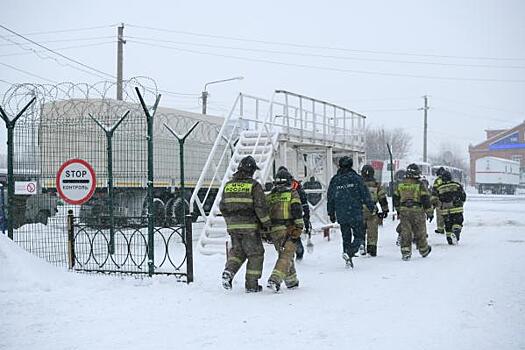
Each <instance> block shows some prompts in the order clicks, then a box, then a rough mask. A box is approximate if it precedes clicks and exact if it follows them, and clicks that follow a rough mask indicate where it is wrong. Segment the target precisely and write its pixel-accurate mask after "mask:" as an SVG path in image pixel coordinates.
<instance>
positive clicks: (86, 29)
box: [23, 24, 118, 35]
mask: <svg viewBox="0 0 525 350" xmlns="http://www.w3.org/2000/svg"><path fill="white" fill-rule="evenodd" d="M116 26H118V24H111V25H100V26H94V27H81V28H70V29H59V30H49V31H41V32H30V33H24V34H23V35H45V34H56V33H70V32H82V31H88V30H95V29H102V28H114V27H116Z"/></svg>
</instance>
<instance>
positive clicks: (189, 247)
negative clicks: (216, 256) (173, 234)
mask: <svg viewBox="0 0 525 350" xmlns="http://www.w3.org/2000/svg"><path fill="white" fill-rule="evenodd" d="M197 125H199V122H196V123H195V124H193V126H192V127H191V128H190V130H188V132H186V134H184V135H183V136H181V135H179V134H177V133H176V132H175V131H174V130H173V129H172V128H170V126H169V125H168V124H164V126H165V127H166V129H168V131H169V132H170V133H171V134H172V135H173V136H175V138H177V140H178V141H179V158H180V161H179V163H180V195H181V200H182V215H181V217H182V225H181V227H182V237H185V239H186V258H187V259H188V260H187V263H186V265H187V266H186V273H187V279H188V283H190V282H193V242H192V237H191V236H192V232H191V224H192V219H191V215H188V216H186V209H185V207H186V198H185V194H184V193H185V186H184V143H185V142H186V138H187V137H188V136H189V135H190V134H191V132H192V131H193V130H194V129H195V128H196V127H197ZM188 227H189V231H188ZM188 232H189V236H188ZM188 252H189V253H188ZM190 270H191V275H190ZM190 276H191V281H190Z"/></svg>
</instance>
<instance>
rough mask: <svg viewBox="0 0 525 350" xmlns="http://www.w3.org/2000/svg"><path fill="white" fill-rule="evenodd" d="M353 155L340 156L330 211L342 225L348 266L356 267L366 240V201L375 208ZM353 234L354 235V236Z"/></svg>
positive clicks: (344, 251)
mask: <svg viewBox="0 0 525 350" xmlns="http://www.w3.org/2000/svg"><path fill="white" fill-rule="evenodd" d="M352 166H353V161H352V158H350V157H346V156H345V157H342V158H341V159H340V160H339V170H338V171H337V174H336V175H335V176H334V177H332V179H331V180H330V185H329V186H328V203H327V211H328V216H329V217H330V221H331V222H336V220H337V222H338V223H339V224H340V225H341V233H342V236H343V259H344V260H345V262H346V266H347V267H354V265H353V262H352V257H354V254H355V253H357V251H358V250H359V246H360V245H361V244H363V243H364V234H365V230H364V224H363V205H366V207H367V208H368V209H369V210H370V211H373V210H374V203H373V202H372V199H371V198H370V192H369V191H368V188H367V187H366V185H365V184H364V182H363V179H362V178H361V176H359V175H358V174H357V173H356V172H355V171H354V170H353V169H352ZM352 235H353V239H352Z"/></svg>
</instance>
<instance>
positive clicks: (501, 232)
mask: <svg viewBox="0 0 525 350" xmlns="http://www.w3.org/2000/svg"><path fill="white" fill-rule="evenodd" d="M466 210H467V214H466V217H467V220H466V227H465V229H464V233H463V235H462V240H461V243H460V245H459V246H457V247H450V246H448V245H447V244H446V241H445V238H444V237H443V236H442V235H438V234H435V233H433V230H434V224H432V225H429V235H430V238H429V240H430V243H431V244H432V247H433V250H432V253H431V255H430V256H429V257H428V258H426V259H423V258H420V257H419V256H418V254H417V253H415V254H413V258H412V260H411V261H409V262H403V261H401V259H400V253H399V248H398V247H396V246H395V238H396V234H395V233H394V227H395V223H394V222H392V221H390V220H387V222H386V223H385V226H384V227H383V228H382V230H381V232H380V245H379V255H380V256H378V257H377V258H370V257H366V258H356V259H355V264H356V268H355V269H354V270H346V269H345V268H344V266H343V265H344V263H343V261H342V260H341V258H340V251H341V247H340V244H341V240H340V235H339V234H335V235H334V236H333V239H332V240H331V241H330V242H328V241H326V240H323V239H322V237H320V236H315V237H314V238H313V241H314V244H315V250H314V252H313V253H312V254H306V256H305V259H304V261H303V262H301V263H300V264H299V265H298V274H299V278H300V279H301V287H300V288H299V289H298V290H294V291H288V290H285V291H283V292H282V293H280V294H277V295H275V294H273V293H271V292H270V291H268V290H264V292H263V293H259V294H246V293H244V288H243V273H244V271H241V274H240V275H239V276H238V278H237V279H236V281H235V284H234V289H233V290H232V291H229V292H227V291H224V290H223V289H222V288H221V286H220V281H219V276H220V273H221V271H222V268H223V264H224V257H223V256H211V257H210V256H203V255H200V254H197V253H196V254H195V279H196V282H195V283H193V284H191V285H186V284H183V283H176V282H175V281H174V279H173V278H167V277H155V278H153V279H149V278H144V279H136V278H133V277H119V276H101V275H85V274H77V273H70V272H66V271H63V270H61V269H57V268H54V267H51V266H49V265H48V264H46V263H44V262H42V261H40V260H38V259H36V258H34V257H32V256H30V255H29V254H27V253H25V252H24V251H22V250H21V249H19V248H18V247H17V246H15V245H14V244H13V243H12V242H10V241H8V240H7V239H6V238H5V237H3V236H2V237H0V310H1V316H0V349H3V348H6V349H53V350H58V349H90V350H92V349H201V348H206V349H208V348H209V349H241V348H243V349H330V348H335V349H374V350H377V349H404V350H405V349H477V350H481V349H491V350H493V349H497V350H502V349H525V197H524V196H519V197H517V196H516V197H514V196H479V195H477V196H475V195H472V196H470V200H469V201H468V203H467V207H466ZM389 219H390V218H389ZM266 250H267V252H266V260H265V271H264V280H263V282H265V280H266V278H267V277H268V275H269V274H270V272H271V267H272V265H273V263H274V261H275V252H274V251H273V249H272V248H271V247H270V246H267V247H266Z"/></svg>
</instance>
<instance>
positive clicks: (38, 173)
mask: <svg viewBox="0 0 525 350" xmlns="http://www.w3.org/2000/svg"><path fill="white" fill-rule="evenodd" d="M127 111H129V114H128V115H127V117H126V118H125V119H124V120H123V121H122V123H121V124H120V125H119V127H118V128H117V129H116V131H115V133H114V137H113V141H112V143H113V151H112V158H113V189H114V190H113V193H114V197H113V208H114V210H113V213H114V214H113V215H114V223H115V224H116V225H118V226H128V225H137V224H141V223H142V224H143V223H144V216H145V214H146V212H147V187H148V183H147V181H148V180H147V179H148V151H147V144H148V136H147V132H146V130H147V122H146V117H145V115H144V111H143V110H142V106H141V105H140V103H133V102H127V101H117V100H113V99H107V98H105V99H68V100H57V101H50V102H46V103H43V104H42V105H40V106H39V107H38V114H37V115H36V116H33V117H32V118H33V119H32V120H30V121H29V122H25V123H20V125H21V127H20V128H19V129H15V139H16V142H17V145H20V146H19V149H20V150H22V151H23V152H21V153H22V154H23V157H20V158H21V160H20V161H18V162H17V163H15V175H16V174H17V173H20V176H23V177H24V179H27V180H31V181H35V182H36V183H38V193H37V194H36V195H34V196H31V197H29V196H28V198H22V197H20V196H17V198H16V204H17V208H18V207H20V209H21V210H20V211H18V212H19V213H23V212H25V213H26V215H25V217H23V216H22V215H19V216H20V217H15V218H14V219H15V221H16V224H15V225H14V227H15V228H18V227H20V226H22V225H24V224H27V223H32V222H41V223H44V224H47V219H48V217H51V216H53V215H55V213H56V209H55V208H56V205H57V201H58V202H60V199H59V196H58V194H57V189H56V175H57V171H58V169H59V167H60V166H61V164H63V163H64V162H66V161H68V160H70V159H74V158H77V159H83V160H85V161H87V162H88V163H89V164H90V165H91V166H92V167H93V168H94V170H95V174H96V180H97V181H96V190H95V192H94V194H93V196H92V197H91V199H90V200H89V201H87V202H86V203H84V204H82V205H81V206H73V207H71V208H69V207H68V209H73V210H74V213H75V215H76V216H77V215H78V217H79V218H80V220H81V222H85V223H86V224H88V225H90V226H92V227H99V228H103V227H107V226H108V225H109V222H110V219H109V211H108V157H107V139H106V134H105V132H104V131H103V130H102V129H101V128H100V126H99V125H97V123H96V122H95V121H94V120H93V119H92V118H91V117H90V115H91V116H93V117H94V118H96V119H97V120H98V121H99V122H100V123H101V124H103V125H105V126H107V127H111V126H112V125H114V124H115V123H116V122H117V121H118V120H119V118H120V117H122V116H123V115H124V114H125V113H126V112H127ZM153 120H154V122H153V148H154V153H153V168H154V180H153V187H154V191H153V195H154V200H153V201H154V208H153V217H154V219H155V224H156V226H169V225H173V224H177V223H178V222H180V221H181V220H182V215H183V214H182V213H184V212H189V208H188V203H189V199H190V196H191V195H192V191H193V190H194V187H195V184H196V182H197V180H198V179H199V176H200V175H201V171H202V168H203V166H204V163H205V162H206V160H207V159H208V155H209V153H210V150H211V148H212V146H213V144H214V142H215V139H216V138H217V135H218V133H219V130H220V128H221V126H222V124H223V121H224V119H223V118H222V117H217V116H213V115H202V114H199V113H192V112H187V111H182V110H177V109H172V108H165V107H158V109H157V113H156V114H155V117H154V119H153ZM195 122H199V125H198V126H197V128H196V129H195V130H194V132H193V133H192V134H191V135H190V136H189V137H188V139H187V141H186V144H185V155H186V158H185V164H184V166H185V187H186V191H185V198H181V194H180V186H181V179H180V164H179V163H180V162H179V144H178V142H177V140H176V139H175V138H174V137H173V135H171V134H170V132H169V131H168V129H167V128H166V125H167V126H169V127H170V128H172V129H173V130H175V131H176V132H178V133H180V134H184V133H185V132H186V131H187V130H188V129H189V128H190V127H191V126H192V125H193V124H194V123H195ZM29 165H30V167H29ZM29 168H30V169H29ZM24 169H29V170H24ZM22 173H23V174H22ZM210 176H211V175H210ZM217 190H218V189H216V188H213V189H211V191H212V192H214V191H217ZM204 195H205V194H202V196H204ZM199 196H200V194H199ZM18 197H20V198H18ZM213 198H214V195H213V193H212V195H211V196H210V202H209V203H208V202H207V203H205V209H206V210H209V209H210V208H211V205H212V204H213ZM22 207H24V208H22ZM183 207H184V208H185V209H186V210H185V211H183V210H182V208H183ZM40 209H41V210H40ZM194 212H195V213H198V211H194ZM28 215H29V216H28ZM194 219H196V217H195V218H194Z"/></svg>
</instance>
